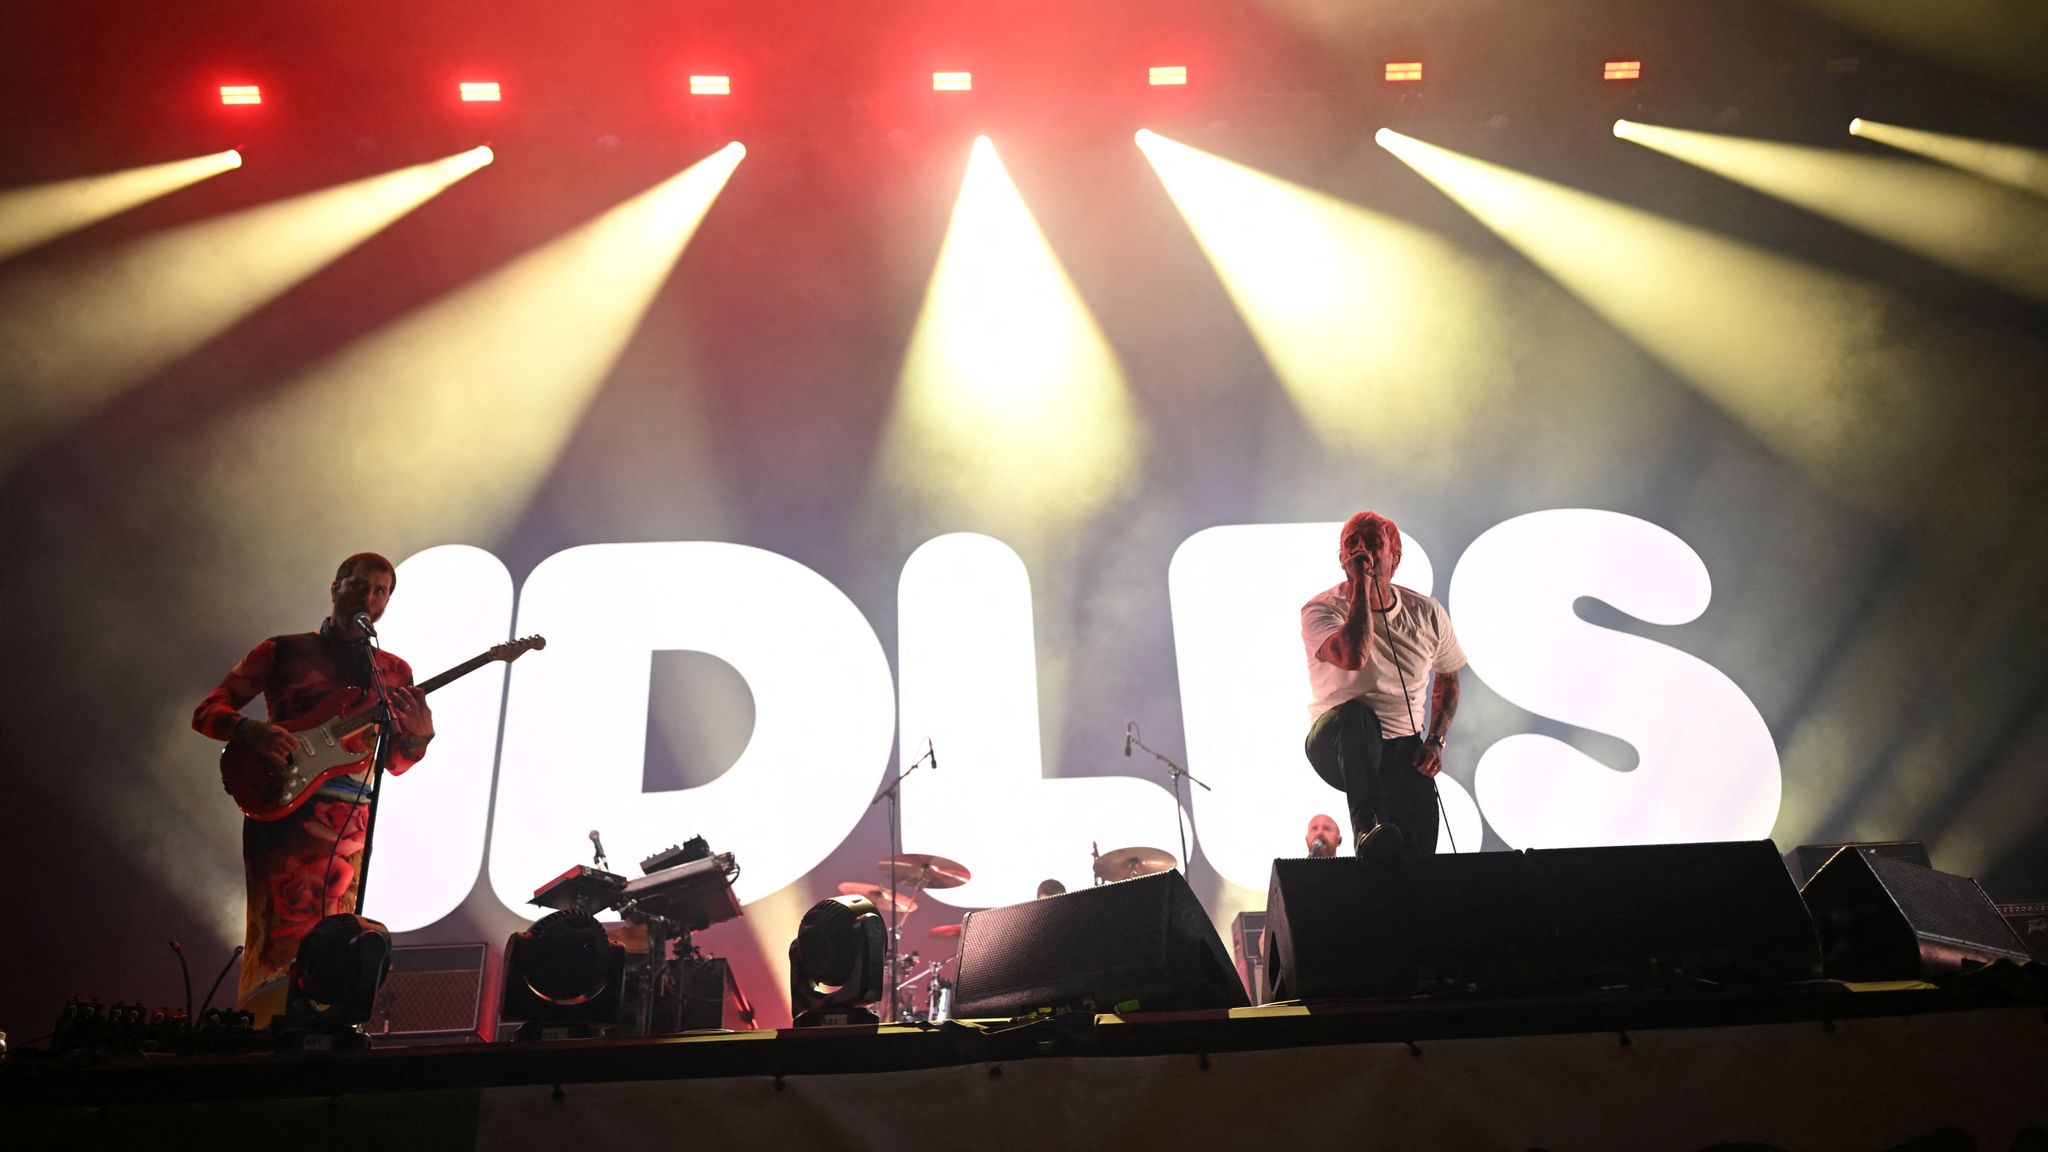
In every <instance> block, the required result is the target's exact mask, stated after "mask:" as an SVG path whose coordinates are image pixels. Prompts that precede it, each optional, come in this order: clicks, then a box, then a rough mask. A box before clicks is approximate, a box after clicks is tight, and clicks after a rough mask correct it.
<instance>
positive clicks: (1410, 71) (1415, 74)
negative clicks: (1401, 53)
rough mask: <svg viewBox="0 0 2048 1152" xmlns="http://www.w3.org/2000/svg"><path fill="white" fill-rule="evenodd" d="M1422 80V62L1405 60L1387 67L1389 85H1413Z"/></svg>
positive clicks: (1391, 63)
mask: <svg viewBox="0 0 2048 1152" xmlns="http://www.w3.org/2000/svg"><path fill="white" fill-rule="evenodd" d="M1420 79H1422V61H1420V60H1404V61H1400V62H1390V63H1389V64H1388V65H1387V83H1389V84H1403V83H1412V82H1414V81H1417V80H1420Z"/></svg>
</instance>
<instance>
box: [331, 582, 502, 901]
mask: <svg viewBox="0 0 2048 1152" xmlns="http://www.w3.org/2000/svg"><path fill="white" fill-rule="evenodd" d="M511 624H512V574H511V573H510V572H507V571H506V570H505V565H504V563H503V562H502V561H500V560H499V559H498V558H497V557H496V556H493V555H491V554H490V553H489V552H486V551H484V550H483V549H481V548H471V547H468V546H466V545H461V544H446V545H442V546H441V547H438V548H429V549H427V550H426V551H424V552H420V553H417V554H415V555H413V556H412V557H410V558H409V559H407V560H406V561H405V562H403V563H401V564H400V565H399V566H398V591H397V592H396V593H395V594H393V596H392V597H391V607H390V609H389V610H388V611H386V612H385V614H384V619H383V620H382V621H381V622H379V623H378V625H377V631H378V632H379V633H380V634H381V635H382V637H383V640H384V643H386V644H388V645H390V646H391V650H392V651H393V652H395V653H397V654H398V655H400V656H403V657H405V660H406V663H408V664H411V665H412V674H413V677H414V678H415V679H418V680H425V679H427V678H428V677H431V676H437V675H439V674H440V673H442V672H444V671H446V670H447V669H449V668H452V667H454V666H455V665H457V664H460V663H462V662H463V661H465V660H468V659H469V658H470V657H472V656H475V655H476V654H477V653H479V652H482V651H483V650H484V649H486V648H489V647H490V646H491V645H493V644H500V643H503V642H504V641H505V639H506V631H507V630H508V629H509V628H510V627H511ZM537 658H540V657H539V656H537V655H535V654H532V653H529V654H528V655H527V656H525V657H523V659H528V660H531V659H537ZM504 702H505V665H503V664H499V663H495V662H494V663H491V664H486V665H485V666H483V667H482V668H479V669H477V670H476V671H474V672H471V673H470V674H469V675H467V676H464V677H463V678H462V679H460V680H457V681H456V682H454V683H453V684H450V685H448V686H446V687H444V688H442V689H441V690H440V691H438V692H436V693H434V694H433V695H432V696H430V697H428V703H429V704H430V705H432V707H433V709H434V743H433V745H432V747H430V748H429V749H428V751H427V758H426V759H424V760H422V761H420V762H419V764H417V765H415V766H414V767H413V768H412V769H411V770H409V771H407V772H406V773H405V774H404V775H402V776H391V775H387V776H385V778H384V790H383V791H384V794H383V798H382V799H380V800H379V801H378V802H377V844H376V848H375V850H374V851H373V852H372V853H371V856H370V863H371V865H372V867H371V869H370V883H369V888H368V894H369V897H370V899H369V902H368V904H367V905H366V906H365V909H364V912H363V914H364V915H366V916H369V917H371V918H372V919H376V920H381V921H383V922H384V924H385V926H386V927H388V928H390V929H391V930H392V931H393V932H409V931H411V930H413V929H415V928H424V927H426V926H427V925H429V924H432V923H433V922H434V921H436V920H439V919H440V918H441V917H443V916H446V915H447V914H448V913H450V912H453V911H454V910H455V909H456V908H457V907H458V906H459V905H460V904H461V903H462V901H463V900H464V899H465V898H467V897H468V896H469V891H470V889H471V888H474V887H475V886H476V870H477V866H478V865H479V864H481V863H482V862H483V858H484V827H485V825H486V823H487V822H488V821H489V818H490V803H491V772H492V769H493V768H494V767H495V765H496V762H497V758H498V716H499V713H500V711H501V709H502V708H503V707H504Z"/></svg>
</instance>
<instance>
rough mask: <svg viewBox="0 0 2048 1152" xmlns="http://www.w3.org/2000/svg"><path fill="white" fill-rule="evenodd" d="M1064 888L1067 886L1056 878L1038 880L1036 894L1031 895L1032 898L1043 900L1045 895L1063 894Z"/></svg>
mask: <svg viewBox="0 0 2048 1152" xmlns="http://www.w3.org/2000/svg"><path fill="white" fill-rule="evenodd" d="M1066 890H1067V886H1066V885H1065V884H1062V883H1060V882H1059V881H1057V880H1040V881H1039V882H1038V895H1037V896H1035V897H1033V899H1035V900H1043V899H1045V898H1046V897H1047V896H1059V895H1063V894H1064V893H1065V892H1066Z"/></svg>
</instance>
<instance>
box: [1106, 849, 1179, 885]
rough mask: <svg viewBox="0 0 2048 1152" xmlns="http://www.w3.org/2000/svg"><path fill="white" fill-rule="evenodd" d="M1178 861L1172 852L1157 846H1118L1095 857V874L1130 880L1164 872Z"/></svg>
mask: <svg viewBox="0 0 2048 1152" xmlns="http://www.w3.org/2000/svg"><path fill="white" fill-rule="evenodd" d="M1178 863H1180V861H1178V860H1175V859H1174V858H1173V853H1171V852H1161V851H1160V850H1159V849H1157V848H1118V849H1116V850H1114V851H1110V852H1104V853H1103V854H1102V855H1101V856H1099V857H1097V858H1096V860H1095V875H1096V876H1098V877H1100V878H1101V879H1104V880H1130V879H1133V878H1136V877H1139V876H1150V875H1151V874H1152V873H1154V872H1164V871H1166V870H1167V869H1169V868H1172V867H1173V866H1174V865H1176V864H1178Z"/></svg>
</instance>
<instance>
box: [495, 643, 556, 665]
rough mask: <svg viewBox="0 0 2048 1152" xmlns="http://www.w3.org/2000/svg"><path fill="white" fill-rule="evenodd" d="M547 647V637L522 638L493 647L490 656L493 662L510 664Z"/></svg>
mask: <svg viewBox="0 0 2048 1152" xmlns="http://www.w3.org/2000/svg"><path fill="white" fill-rule="evenodd" d="M547 646H548V638H547V637H545V636H521V637H520V638H519V639H517V640H507V641H505V642H504V643H503V644H493V645H491V650H490V652H489V656H490V658H491V659H493V660H503V661H504V662H505V663H507V664H510V663H511V662H512V661H514V660H517V659H519V658H520V657H521V656H524V655H526V654H527V653H528V652H534V651H538V650H539V649H542V648H545V647H547Z"/></svg>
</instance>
